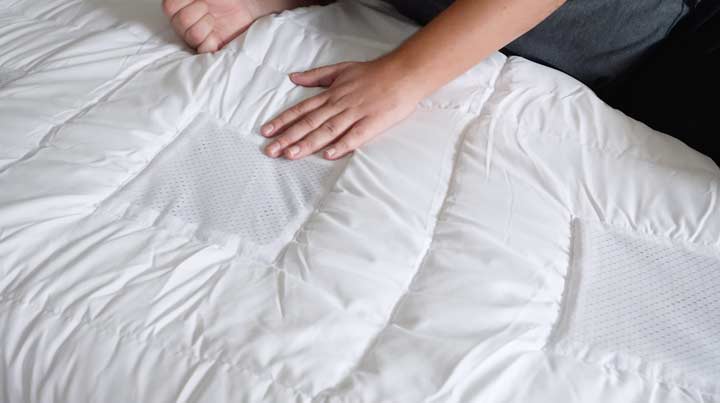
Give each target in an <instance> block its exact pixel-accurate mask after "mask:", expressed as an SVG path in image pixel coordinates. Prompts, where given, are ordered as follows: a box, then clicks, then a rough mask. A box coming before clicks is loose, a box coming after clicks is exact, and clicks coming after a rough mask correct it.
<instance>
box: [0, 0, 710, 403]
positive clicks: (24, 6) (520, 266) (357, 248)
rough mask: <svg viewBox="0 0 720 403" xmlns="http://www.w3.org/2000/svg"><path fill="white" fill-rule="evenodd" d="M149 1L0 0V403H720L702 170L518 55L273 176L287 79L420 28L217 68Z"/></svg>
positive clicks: (705, 163) (220, 61)
mask: <svg viewBox="0 0 720 403" xmlns="http://www.w3.org/2000/svg"><path fill="white" fill-rule="evenodd" d="M157 3H159V1H155V0H137V1H134V2H131V1H127V0H75V1H67V0H0V22H1V23H0V401H3V402H9V403H20V402H43V403H47V402H72V403H76V402H153V403H155V402H216V403H222V402H260V401H263V402H328V403H329V402H333V403H340V402H347V403H350V402H363V403H370V402H372V403H380V402H393V403H405V402H407V403H418V402H458V403H468V402H483V403H485V402H493V403H496V402H524V403H530V402H538V403H547V402H584V403H585V402H599V403H600V402H602V403H607V402H622V403H625V402H641V401H642V402H658V403H660V402H662V403H665V402H667V403H670V402H673V403H677V402H716V401H720V302H719V301H718V298H717V295H718V293H720V210H719V207H718V203H719V202H718V196H719V195H720V190H719V189H718V187H719V186H718V185H720V171H719V170H718V168H717V167H716V166H715V165H714V164H713V162H712V161H710V160H709V159H707V158H705V157H703V156H701V155H700V154H698V153H696V152H694V151H693V150H691V149H690V148H688V147H686V146H685V145H683V144H682V143H680V142H679V141H677V140H674V139H672V138H670V137H667V136H665V135H663V134H661V133H657V132H654V131H652V130H651V129H649V128H647V127H646V126H644V125H643V124H641V123H638V122H636V121H634V120H631V119H629V118H627V117H626V116H624V115H623V114H622V113H620V112H618V111H615V110H613V109H611V108H609V107H608V106H606V105H605V104H603V103H602V102H601V101H599V100H598V99H597V98H596V97H595V96H594V95H593V94H592V92H591V91H589V90H588V89H587V88H585V87H584V86H583V85H581V84H579V83H578V82H576V81H575V80H573V79H571V78H570V77H568V76H566V75H564V74H562V73H559V72H556V71H553V70H550V69H547V68H544V67H542V66H539V65H536V64H534V63H531V62H528V61H526V60H523V59H520V58H509V59H508V58H506V57H505V56H503V55H501V54H499V53H498V54H494V55H492V56H491V57H490V58H488V59H487V60H486V61H485V62H483V63H481V64H480V65H478V66H477V67H476V68H474V69H473V70H472V71H470V72H468V73H467V74H465V75H464V76H463V77H461V78H459V79H458V80H456V81H455V82H453V83H451V84H450V85H448V86H447V87H446V88H444V89H442V90H440V91H438V92H437V93H436V94H434V95H433V96H432V97H430V98H429V99H428V100H426V101H424V102H423V104H422V105H421V106H420V107H419V108H418V110H417V112H416V113H415V114H414V115H413V116H412V118H411V119H409V120H407V121H405V122H403V123H401V124H400V125H398V126H397V127H395V128H393V129H391V130H389V131H388V132H387V133H386V134H384V135H383V136H381V137H380V138H379V139H378V140H376V141H374V142H372V143H371V144H369V145H367V146H366V147H364V148H362V149H361V150H359V151H358V152H356V153H355V154H354V155H353V156H352V157H350V158H346V159H343V160H341V161H338V162H327V161H324V160H322V159H320V158H318V157H312V158H310V159H308V160H306V161H302V162H288V161H274V160H270V159H267V158H265V157H263V156H262V155H261V153H260V147H261V145H262V143H263V140H264V139H263V138H262V137H261V136H259V135H258V133H257V131H258V127H259V125H260V124H262V123H263V122H265V121H267V120H268V119H269V118H270V117H272V116H274V115H275V114H277V113H278V112H280V111H282V110H283V109H284V108H286V107H288V106H291V105H292V104H294V103H295V102H297V101H298V100H301V99H303V98H306V97H308V96H309V95H311V94H314V93H315V91H316V90H310V89H302V88H297V87H295V86H293V85H292V83H291V82H290V81H289V80H288V79H287V73H289V72H291V71H297V70H303V69H306V68H309V67H312V66H318V65H323V64H328V63H332V62H338V61H345V60H366V59H370V58H373V57H375V56H377V55H379V54H382V53H383V52H385V51H387V50H389V49H391V48H392V47H393V46H395V45H396V44H398V43H399V42H401V41H402V40H403V38H405V37H407V36H408V35H410V34H411V33H412V32H413V30H414V29H415V28H414V27H413V26H412V25H411V24H409V23H408V22H406V21H405V20H404V19H403V18H401V17H398V16H397V15H395V14H394V11H393V10H392V9H390V8H389V7H388V6H385V5H384V4H382V3H379V2H364V3H362V2H357V1H343V2H340V3H338V4H335V5H331V6H327V7H313V8H309V9H301V10H296V11H293V12H286V13H283V14H281V15H278V16H271V17H266V18H263V19H261V20H260V21H258V22H257V23H256V24H254V25H253V26H252V28H251V29H250V30H249V32H247V34H246V35H244V36H242V37H241V38H239V39H237V40H236V41H234V42H233V43H231V44H230V45H229V46H228V47H227V48H226V49H224V50H223V51H221V52H219V53H217V54H215V55H200V56H197V55H193V54H191V53H190V52H189V51H188V50H187V49H185V48H183V47H182V46H181V45H180V43H179V41H178V40H177V39H176V38H175V37H174V35H173V34H172V32H171V31H170V30H169V28H168V26H167V22H166V20H165V18H164V17H163V16H162V15H161V12H160V7H159V4H157ZM449 62H451V61H449Z"/></svg>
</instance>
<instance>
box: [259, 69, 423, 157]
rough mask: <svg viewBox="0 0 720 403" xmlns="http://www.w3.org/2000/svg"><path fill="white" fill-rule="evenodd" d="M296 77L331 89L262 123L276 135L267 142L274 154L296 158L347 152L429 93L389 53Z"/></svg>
mask: <svg viewBox="0 0 720 403" xmlns="http://www.w3.org/2000/svg"><path fill="white" fill-rule="evenodd" d="M290 79H291V80H292V81H293V82H294V83H295V84H297V85H301V86H304V87H326V88H327V90H325V91H324V92H322V93H320V94H318V95H316V96H313V97H311V98H308V99H306V100H305V101H303V102H301V103H299V104H297V105H295V106H293V107H292V108H290V109H288V110H286V111H285V112H283V113H282V114H280V115H279V116H277V117H276V118H275V119H273V120H272V121H270V122H268V123H266V124H265V125H264V126H262V128H261V134H262V135H263V136H265V137H275V136H276V138H275V139H274V141H273V142H271V143H270V144H269V145H268V146H267V147H266V148H265V153H266V154H267V155H268V156H270V157H280V156H284V157H285V158H288V159H292V160H296V159H300V158H303V157H306V156H308V155H310V154H313V153H315V152H317V151H320V150H322V149H325V152H324V157H325V158H326V159H330V160H334V159H338V158H341V157H343V156H344V155H346V154H348V153H349V152H351V151H353V150H355V149H356V148H358V147H360V146H361V145H362V144H364V143H366V142H368V141H369V140H370V139H372V138H373V137H375V136H377V135H378V134H380V133H382V132H383V131H384V130H385V129H388V128H389V127H391V126H393V125H394V124H396V123H398V122H399V121H401V120H403V119H404V118H406V117H408V116H409V115H410V114H411V113H412V112H413V111H414V110H415V107H416V105H417V103H418V102H419V101H420V100H421V99H422V98H423V96H424V91H423V89H422V88H421V87H422V83H420V82H417V80H413V79H411V78H410V77H408V75H407V72H406V71H403V69H402V68H401V67H400V66H397V65H394V64H393V63H392V62H387V61H386V60H384V59H379V60H377V61H372V62H349V63H340V64H335V65H331V66H326V67H320V68H317V69H313V70H309V71H306V72H304V73H293V74H291V75H290Z"/></svg>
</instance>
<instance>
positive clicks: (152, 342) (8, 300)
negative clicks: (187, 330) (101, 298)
mask: <svg viewBox="0 0 720 403" xmlns="http://www.w3.org/2000/svg"><path fill="white" fill-rule="evenodd" d="M0 303H5V304H10V305H18V306H23V305H25V306H29V307H32V308H34V309H37V310H39V311H40V312H42V313H43V314H44V315H47V316H54V317H58V318H61V319H63V320H65V321H68V322H70V321H73V318H72V317H69V316H67V315H64V314H63V313H62V312H61V311H59V310H56V309H49V308H47V307H40V306H39V305H37V304H34V303H32V302H29V301H25V300H23V299H22V298H19V297H11V296H7V295H5V296H0ZM78 323H79V324H82V325H85V326H86V327H88V328H90V329H93V330H95V331H98V332H101V333H105V334H109V335H111V336H115V337H117V338H118V339H119V340H123V339H124V340H129V341H132V342H134V343H137V344H141V345H144V346H151V347H154V348H159V349H161V350H165V351H168V352H169V353H171V354H172V355H176V356H181V357H185V358H190V359H192V360H195V361H197V362H213V363H219V364H223V365H225V366H227V367H229V368H230V369H237V370H240V371H243V372H246V373H248V374H249V375H251V376H254V377H256V378H259V379H269V380H270V382H271V383H272V384H274V385H277V386H278V387H280V388H282V389H285V390H286V391H288V392H291V393H292V394H294V395H297V396H299V397H302V398H305V399H309V398H310V396H309V395H308V394H307V393H306V392H303V391H301V390H298V389H297V388H295V387H292V386H290V385H286V384H283V383H281V382H280V381H278V380H277V379H275V378H274V377H273V376H272V374H270V373H269V372H268V373H258V372H257V371H256V370H253V369H251V368H248V367H244V366H242V365H240V364H238V363H235V362H232V361H228V360H225V359H224V358H222V356H218V357H209V356H201V355H198V354H195V353H193V352H192V351H191V350H190V349H183V348H180V349H175V350H171V349H170V348H169V346H165V345H161V344H160V340H157V339H155V338H153V337H147V338H143V337H142V336H140V335H137V334H135V333H133V332H129V331H122V330H120V329H115V328H113V327H112V326H109V325H103V324H99V323H97V322H93V321H91V320H88V319H86V318H83V319H80V320H79V321H78Z"/></svg>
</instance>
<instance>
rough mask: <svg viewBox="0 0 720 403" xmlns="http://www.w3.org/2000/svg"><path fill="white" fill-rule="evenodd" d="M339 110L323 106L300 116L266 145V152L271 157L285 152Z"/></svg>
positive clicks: (290, 152) (295, 150)
mask: <svg viewBox="0 0 720 403" xmlns="http://www.w3.org/2000/svg"><path fill="white" fill-rule="evenodd" d="M338 112H340V111H339V110H337V109H336V108H335V107H334V106H321V107H320V108H317V109H315V110H313V111H311V112H308V113H306V114H305V115H302V116H300V117H299V118H298V119H297V120H296V121H295V122H294V123H293V124H291V125H290V126H289V127H288V128H287V129H286V130H285V131H284V132H283V133H282V134H281V135H280V136H278V138H277V139H276V140H275V141H273V142H272V143H270V145H268V146H267V147H266V149H265V153H266V154H267V155H268V156H269V157H278V156H280V155H281V154H283V153H285V151H286V150H287V149H288V147H290V146H292V145H294V144H295V143H297V142H298V141H300V140H301V139H303V138H305V136H307V135H308V134H309V133H311V132H313V131H315V130H316V129H318V128H319V127H320V126H321V125H323V124H327V123H328V122H329V121H330V120H331V119H332V118H333V116H335V115H337V114H338ZM335 124H337V123H335ZM330 125H332V123H330ZM326 128H327V127H326ZM297 151H298V150H297V149H293V150H292V151H289V150H288V151H287V152H288V153H289V154H295V153H296V152H297ZM286 155H287V154H286Z"/></svg>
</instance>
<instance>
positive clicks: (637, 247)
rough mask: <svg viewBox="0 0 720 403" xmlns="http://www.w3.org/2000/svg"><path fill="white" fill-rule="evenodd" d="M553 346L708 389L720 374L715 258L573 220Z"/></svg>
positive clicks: (719, 280)
mask: <svg viewBox="0 0 720 403" xmlns="http://www.w3.org/2000/svg"><path fill="white" fill-rule="evenodd" d="M575 231H576V234H575V236H574V242H575V246H574V249H573V254H574V256H573V265H572V267H571V268H570V270H571V274H570V276H569V277H570V278H571V281H570V282H569V283H568V288H567V289H568V290H569V291H570V292H569V294H571V295H568V297H567V299H566V301H565V305H566V315H565V317H564V318H563V319H562V322H561V323H560V324H559V328H558V329H559V331H558V340H557V341H556V342H555V344H556V345H555V347H554V349H555V351H557V352H560V353H565V354H569V355H577V356H583V355H584V356H585V357H584V358H585V359H586V360H588V361H594V362H597V363H599V364H608V363H609V364H608V365H611V366H613V367H615V368H617V369H620V370H625V371H634V372H640V373H642V374H643V375H644V376H646V377H648V378H651V379H657V380H658V381H660V382H669V383H672V384H683V385H688V386H689V387H691V388H696V389H703V388H705V385H708V387H709V388H710V390H712V388H713V385H714V383H715V382H716V380H717V379H720V354H716V353H715V352H718V351H720V300H718V298H717V295H718V294H720V261H719V260H718V259H717V256H713V254H712V252H711V251H710V252H709V253H708V251H703V250H702V249H700V250H696V251H694V250H688V249H686V248H685V247H683V245H673V244H669V245H668V244H664V243H663V242H662V239H660V240H658V239H652V238H650V239H648V238H647V237H640V236H638V234H634V235H630V234H628V233H626V232H625V231H622V230H617V229H612V228H610V229H608V228H603V227H602V226H598V225H587V224H580V223H579V222H578V223H576V227H575Z"/></svg>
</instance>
